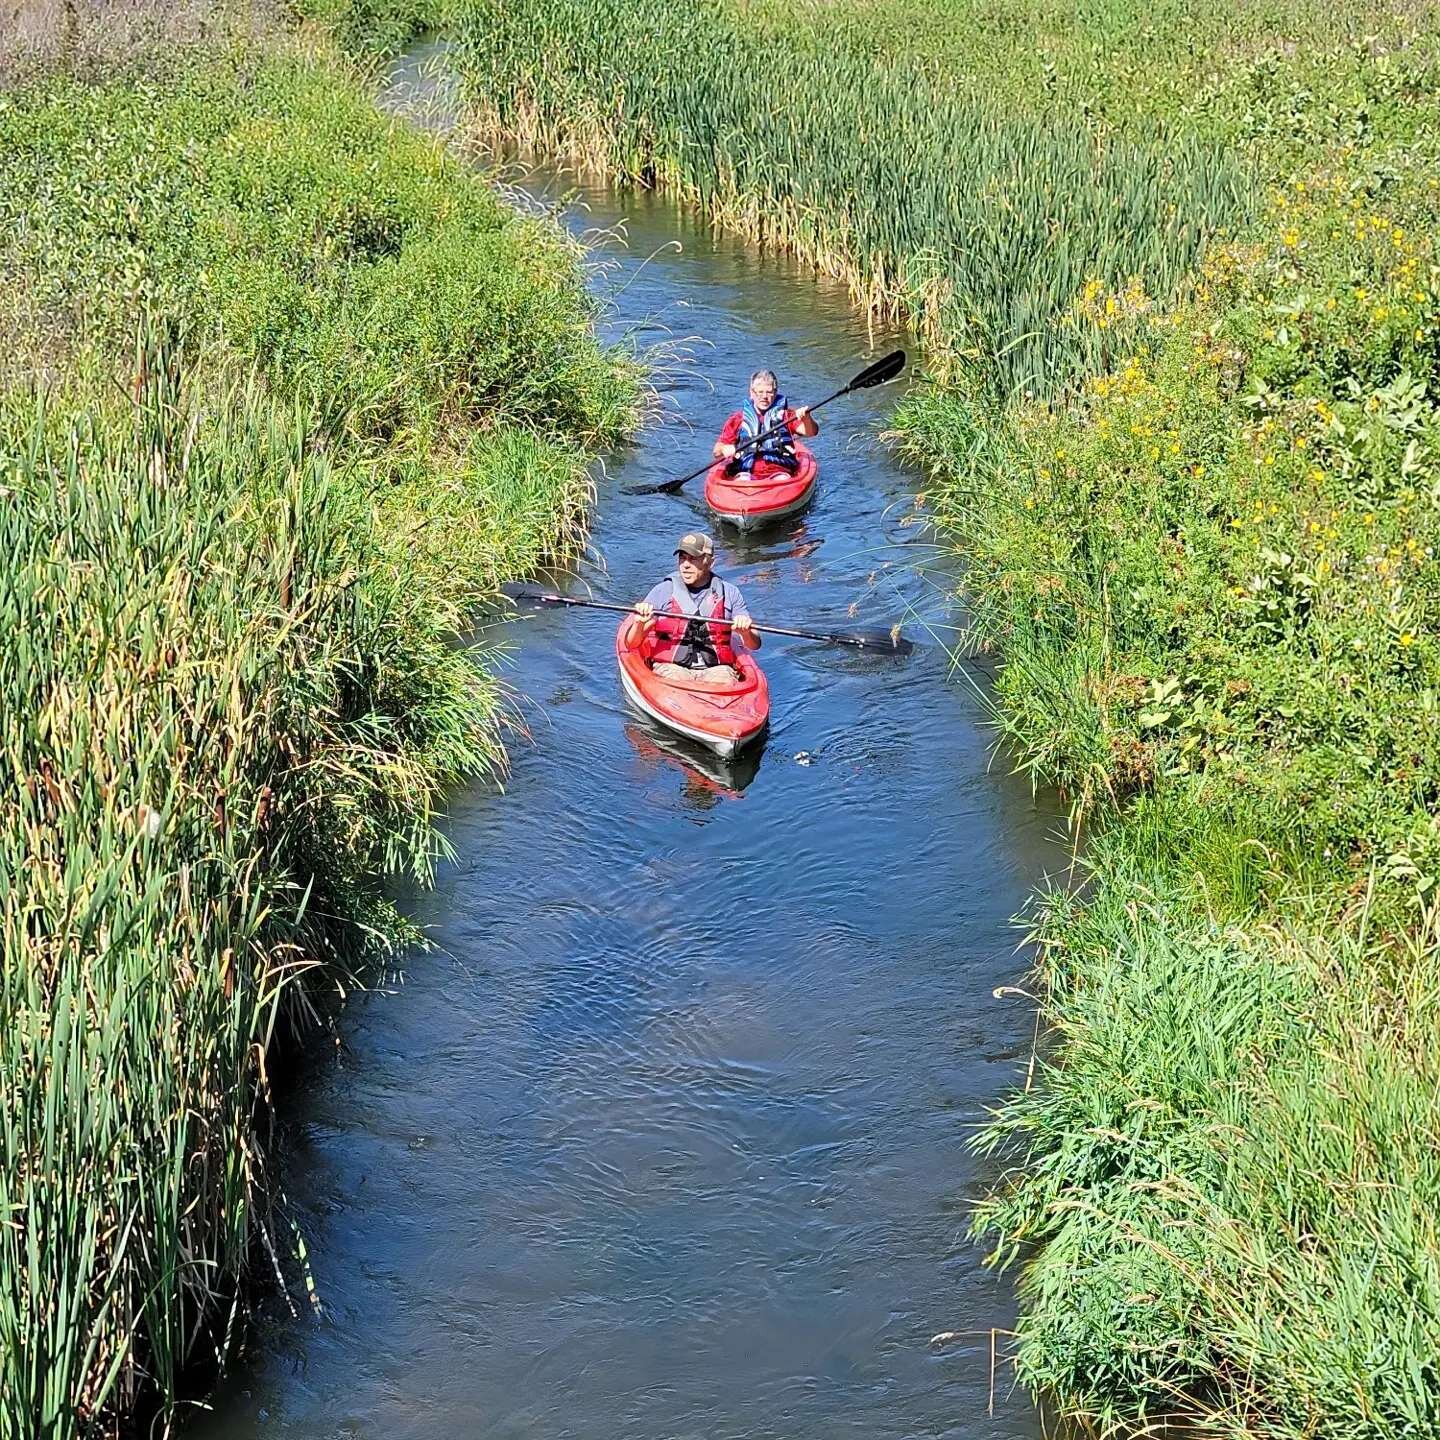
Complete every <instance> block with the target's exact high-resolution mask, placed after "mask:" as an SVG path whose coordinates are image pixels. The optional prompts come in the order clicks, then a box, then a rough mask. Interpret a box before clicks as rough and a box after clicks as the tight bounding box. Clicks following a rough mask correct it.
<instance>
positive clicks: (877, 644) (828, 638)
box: [512, 591, 899, 650]
mask: <svg viewBox="0 0 1440 1440" xmlns="http://www.w3.org/2000/svg"><path fill="white" fill-rule="evenodd" d="M512 598H514V599H523V600H539V601H541V602H543V603H544V604H546V605H578V606H581V607H582V608H584V609H586V610H611V611H613V612H614V613H615V614H617V615H636V614H638V613H639V612H638V611H637V610H636V609H635V607H634V606H633V605H612V604H611V603H610V602H609V601H607V600H577V599H576V598H575V597H574V596H573V595H554V594H547V593H543V592H540V591H532V592H527V593H526V594H524V595H518V596H514V597H512ZM671 618H674V617H671ZM681 618H683V619H687V620H689V619H696V618H699V619H701V620H704V622H705V624H707V625H734V624H735V622H734V621H733V620H710V619H707V618H706V617H704V616H699V617H696V616H683V617H681ZM750 624H751V626H752V627H753V628H754V629H756V630H758V631H759V632H760V633H761V634H762V635H790V636H793V637H794V638H795V639H796V640H823V641H825V642H826V643H827V644H830V645H855V646H857V647H859V648H860V649H863V650H883V649H885V648H886V643H885V642H884V641H881V640H878V639H875V640H867V639H866V638H865V637H864V636H863V635H835V634H831V633H829V632H826V631H821V630H792V629H790V628H789V627H788V626H785V625H761V624H758V623H757V622H756V621H754V620H752V621H751V622H750ZM889 648H890V649H892V650H895V649H898V648H899V647H898V646H897V644H896V643H895V640H894V638H893V637H892V638H891V639H890V642H889Z"/></svg>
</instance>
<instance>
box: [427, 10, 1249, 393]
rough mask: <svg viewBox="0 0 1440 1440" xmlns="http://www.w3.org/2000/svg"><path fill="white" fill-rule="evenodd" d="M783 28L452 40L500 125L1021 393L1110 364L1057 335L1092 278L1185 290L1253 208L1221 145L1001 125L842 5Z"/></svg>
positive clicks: (559, 25)
mask: <svg viewBox="0 0 1440 1440" xmlns="http://www.w3.org/2000/svg"><path fill="white" fill-rule="evenodd" d="M767 13H768V12H766V11H763V10H762V11H761V12H760V13H759V14H758V15H757V14H753V13H751V12H750V11H749V10H742V9H740V8H738V7H734V6H731V5H729V4H726V3H723V0H722V3H714V0H712V3H705V4H699V5H694V6H673V5H667V4H663V3H660V0H597V3H595V4H586V5H577V4H576V3H574V0H519V3H512V0H463V3H460V4H458V5H457V7H456V10H455V14H454V17H453V20H452V24H453V26H454V29H455V33H456V37H457V40H456V43H457V49H458V67H459V69H460V71H461V73H462V75H464V76H465V77H466V79H467V80H468V81H469V84H470V87H471V95H472V98H473V99H474V101H475V102H476V103H477V105H478V107H479V110H480V114H481V118H482V121H483V122H484V123H485V124H486V125H487V126H488V127H490V128H491V129H493V130H496V131H498V132H501V133H504V134H509V135H515V136H518V137H519V138H520V139H521V140H522V141H523V142H524V143H526V144H530V145H533V146H537V147H539V148H543V149H545V150H548V151H551V152H555V153H559V154H562V155H565V156H568V157H569V158H571V159H574V160H576V161H578V162H580V163H581V164H583V165H586V166H588V167H590V168H593V169H594V170H596V171H599V172H601V173H605V174H610V175H616V176H620V177H623V178H626V179H631V180H638V181H641V182H643V183H645V184H659V185H663V186H665V187H667V188H671V189H674V190H676V191H678V192H679V193H681V194H682V195H685V196H688V197H691V198H693V199H695V200H696V201H698V202H699V203H701V204H703V205H704V206H706V207H707V208H709V209H710V210H711V211H712V212H714V213H715V214H716V215H717V216H718V217H719V218H721V219H722V220H723V221H724V222H725V223H726V224H728V225H730V226H732V227H733V228H736V229H738V230H741V231H743V232H745V233H747V234H750V235H753V236H754V237H755V238H756V239H758V240H761V241H763V242H767V243H774V244H778V245H781V246H784V247H786V248H788V249H791V250H794V251H795V252H797V253H798V254H800V255H802V256H803V257H805V258H806V259H808V260H811V261H813V262H814V263H815V264H816V265H818V266H819V267H820V268H822V269H824V270H826V271H828V272H829V273H832V274H834V275H837V276H840V277H841V278H843V279H845V280H846V281H848V282H849V284H850V285H851V287H852V289H853V291H854V293H855V295H856V297H857V298H858V299H859V300H861V302H862V303H864V304H867V305H869V306H872V307H873V308H874V309H876V310H877V311H880V312H882V313H886V314H895V315H903V316H905V317H907V318H908V319H910V320H911V321H912V322H913V323H914V324H915V325H916V327H917V328H918V329H920V330H921V331H922V332H923V333H924V335H925V336H926V338H927V340H929V341H930V342H931V345H932V348H933V350H934V355H935V358H936V360H937V361H939V360H941V359H946V358H948V359H949V360H951V361H952V362H970V364H971V366H972V367H973V368H974V370H975V373H977V374H978V375H980V376H982V377H984V380H985V382H986V383H987V384H993V385H997V386H1000V387H1001V389H1002V391H1005V392H1008V390H1009V389H1011V388H1015V387H1021V388H1024V387H1036V386H1049V385H1051V384H1054V383H1057V382H1058V381H1062V380H1065V379H1068V378H1070V377H1071V376H1072V375H1074V374H1075V373H1077V371H1081V370H1084V369H1087V368H1094V367H1095V366H1096V365H1098V364H1100V363H1101V362H1102V361H1103V358H1104V357H1105V355H1106V354H1107V353H1108V352H1109V349H1110V346H1111V342H1112V339H1113V337H1112V336H1110V335H1105V334H1097V333H1096V332H1095V331H1094V330H1093V329H1090V328H1084V327H1074V326H1067V325H1063V324H1059V323H1057V322H1058V321H1060V320H1061V319H1062V318H1063V317H1064V316H1065V315H1066V314H1067V312H1068V310H1069V309H1070V307H1071V306H1072V305H1073V304H1074V302H1075V300H1076V298H1077V296H1078V295H1079V293H1080V292H1081V290H1082V288H1083V286H1084V285H1085V283H1086V282H1087V280H1089V279H1091V278H1093V277H1095V276H1097V275H1098V276H1099V277H1100V278H1101V279H1102V280H1103V281H1104V282H1105V283H1107V284H1109V285H1112V286H1122V285H1124V284H1126V283H1128V282H1129V281H1130V280H1131V278H1132V277H1135V276H1138V277H1139V278H1140V281H1141V283H1143V285H1144V286H1145V287H1146V288H1147V289H1148V290H1150V291H1152V292H1157V291H1158V292H1161V293H1165V292H1168V291H1169V290H1170V289H1171V288H1173V287H1174V286H1175V285H1176V284H1177V283H1178V282H1179V280H1180V279H1181V277H1182V276H1183V275H1184V273H1185V272H1186V270H1187V269H1188V267H1189V266H1190V265H1191V264H1193V263H1194V261H1195V258H1196V255H1197V253H1198V249H1199V244H1200V241H1201V239H1202V237H1203V236H1204V235H1205V234H1206V233H1207V232H1208V231H1209V230H1210V229H1211V228H1213V227H1214V226H1215V225H1217V224H1221V223H1224V222H1227V221H1230V220H1232V219H1234V218H1235V217H1236V216H1237V215H1239V214H1241V213H1243V210H1244V206H1245V203H1246V199H1247V194H1248V190H1247V186H1246V184H1245V182H1244V179H1243V177H1242V175H1241V173H1240V171H1239V170H1238V169H1236V168H1235V167H1233V166H1231V165H1230V164H1229V163H1228V161H1227V160H1226V158H1225V157H1224V155H1223V154H1221V153H1219V152H1218V151H1217V150H1216V149H1215V148H1214V147H1213V146H1212V145H1210V144H1208V143H1207V142H1205V141H1203V140H1198V139H1194V138H1192V137H1190V136H1188V135H1180V134H1166V135H1163V136H1160V137H1153V136H1146V137H1140V136H1131V135H1127V134H1121V133H1109V134H1107V135H1105V136H1104V137H1103V138H1102V137H1099V136H1097V135H1095V134H1093V133H1091V132H1090V131H1089V130H1087V129H1086V128H1085V127H1083V126H1077V125H1075V124H1074V123H1072V122H1071V121H1070V120H1069V119H1068V118H1066V119H1063V120H1061V121H1058V122H1057V121H1056V120H1055V119H1054V118H1052V117H1051V115H1050V114H1048V113H1047V111H1046V110H1044V109H1042V108H1037V109H1033V110H1023V109H1018V108H1017V109H1014V110H1003V109H998V108H997V107H996V106H995V105H994V104H993V103H992V101H991V100H990V99H989V98H988V97H985V96H983V95H979V94H967V93H965V92H964V91H959V92H957V91H956V89H955V87H954V86H952V85H951V84H950V77H949V75H948V74H946V73H938V74H934V75H928V74H925V73H923V72H922V73H920V74H917V66H916V64H915V63H914V58H913V56H911V55H910V54H908V53H904V52H900V53H897V54H896V55H895V56H894V57H893V58H892V57H891V55H890V54H889V53H888V52H887V51H886V50H885V49H884V47H883V46H881V47H880V48H879V49H875V50H871V49H869V48H867V47H866V45H865V44H864V43H863V41H862V39H861V37H860V36H859V35H858V33H856V34H852V29H853V27H849V26H846V25H843V24H841V25H836V24H835V23H833V22H834V17H835V16H836V14H837V10H836V7H819V8H816V9H812V10H810V11H808V12H805V11H802V12H801V15H800V16H799V17H798V18H793V17H789V16H788V15H787V14H785V13H782V12H781V11H779V10H776V11H775V12H774V14H773V16H771V17H770V18H769V19H767V18H766V17H767ZM839 13H843V12H839ZM897 28H898V27H897ZM837 31H838V34H837ZM887 33H888V32H887ZM630 34H643V35H645V36H646V43H645V44H644V45H640V46H634V47H631V46H628V45H625V46H620V45H617V43H616V37H617V36H622V35H630ZM847 37H848V38H847ZM882 38H883V37H882ZM742 137H743V139H742ZM959 157H963V160H960V158H959Z"/></svg>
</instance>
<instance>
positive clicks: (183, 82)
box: [0, 34, 636, 1440]
mask: <svg viewBox="0 0 1440 1440" xmlns="http://www.w3.org/2000/svg"><path fill="white" fill-rule="evenodd" d="M127 73H128V72H127ZM0 237H3V238H0V333H3V335H4V337H5V340H6V344H5V347H4V350H3V360H0V436H3V444H0V456H3V457H4V458H3V460H0V543H3V544H4V546H5V553H6V556H7V563H6V565H5V567H4V568H3V572H0V618H3V624H4V628H5V633H6V636H7V643H6V645H5V646H4V647H3V649H0V696H3V698H4V705H3V707H0V753H3V755H4V771H5V783H4V784H3V786H0V877H3V878H0V935H3V945H4V970H3V974H4V980H3V985H0V1005H3V1012H0V1091H3V1096H4V1103H3V1106H0V1205H3V1207H4V1210H5V1214H6V1222H7V1223H6V1224H5V1225H4V1226H3V1227H0V1436H3V1437H7V1440H8V1437H12V1436H13V1437H16V1440H19V1437H28V1436H33V1435H38V1434H45V1435H49V1436H60V1437H63V1436H67V1435H80V1434H88V1433H99V1432H102V1431H103V1432H106V1433H108V1432H109V1431H110V1430H112V1429H113V1428H114V1426H115V1424H116V1423H117V1421H118V1420H119V1419H120V1418H121V1417H123V1416H124V1415H125V1414H126V1413H127V1412H129V1411H131V1410H132V1408H133V1407H135V1406H136V1405H148V1404H150V1403H157V1404H158V1405H159V1406H160V1407H161V1409H162V1412H163V1413H164V1415H165V1416H166V1417H167V1418H168V1417H169V1415H170V1414H172V1413H173V1410H174V1406H175V1403H176V1388H177V1379H178V1376H179V1373H180V1370H181V1367H182V1366H183V1365H185V1364H186V1363H188V1362H190V1361H193V1360H194V1359H195V1358H197V1357H201V1358H203V1357H205V1356H212V1357H214V1356H222V1357H223V1355H224V1353H225V1351H226V1350H227V1349H228V1347H229V1346H230V1345H231V1343H232V1341H233V1333H234V1329H235V1326H234V1323H233V1321H234V1305H235V1297H236V1296H237V1294H238V1293H240V1292H239V1289H238V1286H239V1282H240V1279H241V1277H242V1275H243V1272H244V1270H245V1268H246V1265H247V1261H248V1260H249V1258H250V1256H251V1252H252V1250H254V1248H255V1247H256V1245H257V1244H260V1245H262V1246H263V1245H271V1246H281V1245H284V1243H285V1241H284V1236H283V1234H276V1233H272V1232H274V1231H275V1229H276V1227H275V1223H274V1221H273V1220H272V1219H270V1218H267V1205H266V1200H267V1196H268V1194H269V1193H270V1187H269V1186H268V1185H267V1183H266V1176H265V1169H264V1156H263V1150H262V1148H261V1144H260V1139H259V1135H260V1132H261V1130H263V1124H261V1125H257V1120H259V1119H260V1116H259V1114H258V1113H257V1112H259V1110H260V1109H261V1107H262V1106H263V1104H264V1102H265V1100H266V1097H267V1095H268V1082H267V1078H266V1060H267V1055H268V1054H269V1052H270V1048H271V1045H272V1042H273V1040H274V1039H275V1037H276V1035H277V1034H279V1033H282V1032H283V1031H285V1030H287V1029H289V1028H291V1027H293V1026H294V1025H295V1024H296V1023H297V1022H303V1021H305V1020H306V1019H307V1017H309V1016H310V1015H311V1014H313V1011H314V1008H315V1006H316V1005H318V1004H319V1003H321V1002H322V1000H323V997H324V996H325V995H326V994H327V993H328V994H334V993H336V992H337V991H338V990H340V989H342V988H343V986H345V985H347V984H348V983H349V974H350V969H351V967H352V966H353V965H354V964H355V963H356V962H357V961H359V960H360V959H361V958H362V957H363V956H364V955H365V953H366V952H367V951H369V950H371V949H373V948H374V947H376V946H382V945H386V944H392V943H396V942H399V941H401V940H405V939H409V938H412V937H411V936H410V932H409V929H408V927H407V926H406V925H405V923H404V921H403V920H402V919H401V917H400V916H399V915H397V914H396V913H395V911H394V910H393V908H392V907H391V906H390V905H389V904H388V902H386V900H385V899H384V897H383V893H382V890H381V889H380V886H381V883H382V881H383V878H384V877H385V876H386V875H393V874H396V873H400V872H408V873H410V874H413V875H417V876H420V877H422V878H423V877H425V876H426V875H428V873H429V872H430V869H431V867H432V865H433V863H434V861H435V859H436V857H437V855H438V854H439V853H440V852H441V850H442V847H443V842H442V840H441V838H440V836H439V834H438V832H437V829H436V821H437V816H438V810H439V807H440V805H441V803H442V799H443V795H444V792H445V790H446V788H447V787H448V786H449V785H451V784H453V783H454V782H455V781H457V780H459V779H461V778H463V777H466V776H473V775H475V774H476V773H478V772H482V771H485V770H489V769H493V768H494V767H496V766H497V765H499V764H500V763H501V762H502V755H501V752H500V749H499V745H498V742H497V738H496V731H495V718H496V707H497V701H498V696H497V691H496V687H495V685H494V683H493V682H492V681H491V680H490V679H489V678H488V677H487V676H486V675H485V673H484V672H483V671H482V670H481V669H480V668H478V666H477V665H476V663H475V658H474V656H473V655H472V654H471V653H470V652H468V651H467V650H466V649H465V648H464V647H463V646H462V645H459V644H457V643H456V642H457V637H458V636H461V635H463V634H464V632H465V630H466V629H467V628H468V620H469V616H470V614H471V613H472V611H473V608H474V605H475V604H476V602H477V601H479V600H480V599H482V598H483V597H484V596H485V595H486V594H487V593H493V587H494V585H495V583H496V582H497V581H498V580H499V579H501V578H503V577H505V576H509V575H513V574H516V573H519V572H521V571H523V570H526V569H528V568H530V567H532V566H534V565H535V564H536V563H538V562H540V561H542V560H543V559H545V558H547V557H551V556H554V555H557V554H563V553H564V552H565V551H566V550H567V549H568V548H569V547H570V546H571V545H573V544H574V543H575V542H576V540H577V538H578V534H579V531H580V526H581V523H582V521H583V507H584V504H585V502H586V499H587V495H588V489H587V479H586V474H585V460H586V447H587V446H588V445H590V444H592V443H594V442H597V441H598V440H600V439H602V438H609V437H613V436H615V435H616V434H618V433H619V432H620V431H621V430H622V429H623V428H624V427H625V426H626V425H627V424H628V423H630V420H631V417H632V412H633V408H634V403H635V397H636V388H635V378H634V372H633V369H632V367H630V366H629V365H628V364H626V363H624V362H622V361H620V360H618V359H616V358H615V357H607V356H604V355H602V354H601V353H600V352H599V351H598V350H597V349H596V347H595V345H594V342H593V339H592V338H591V336H590V321H591V319H592V311H591V306H590V302H589V301H588V300H587V299H586V297H585V294H584V292H583V289H582V287H581V283H580V271H579V267H578V264H577V257H576V256H575V254H574V253H572V251H571V248H570V247H569V245H568V242H566V241H564V240H563V239H562V238H561V237H560V235H559V233H558V232H557V231H555V230H552V229H551V228H549V227H546V226H544V225H541V224H539V223H537V222H535V221H532V220H523V219H521V218H519V217H518V216H516V215H515V214H513V213H512V212H510V211H509V210H508V209H506V208H505V207H504V206H503V205H501V204H500V203H499V202H498V200H497V199H496V198H495V197H494V195H493V194H491V192H490V191H489V190H488V189H487V188H486V187H485V186H484V185H483V184H481V183H480V182H479V181H477V180H476V179H474V178H472V177H471V176H469V175H468V174H467V173H466V172H465V171H464V170H463V168H462V167H461V166H460V165H459V163H458V162H456V161H453V160H451V159H449V158H447V157H446V156H445V155H444V154H442V153H441V152H440V151H439V150H438V149H437V148H436V147H435V146H434V145H433V144H432V143H431V142H430V141H429V140H427V139H424V138H422V137H420V136H418V135H416V134H413V133H411V132H409V131H407V130H405V129H404V128H403V127H399V126H397V125H395V124H394V123H393V122H391V121H388V120H387V119H385V118H384V117H383V116H381V115H380V114H378V113H377V111H376V110H375V108H374V106H373V104H372V102H371V100H370V98H369V96H368V93H367V91H366V89H365V88H364V85H363V84H362V82H361V79H360V77H359V75H358V73H357V72H355V71H353V70H352V69H351V68H350V67H349V66H348V65H347V64H345V63H343V62H342V61H340V60H339V59H338V58H336V56H335V55H334V53H333V52H332V50H331V49H330V47H329V45H328V42H326V41H325V40H324V39H323V37H319V38H317V37H316V36H315V35H313V34H310V35H308V36H307V39H306V40H305V42H304V48H302V47H301V46H300V45H299V44H298V43H297V42H294V41H292V40H290V39H287V38H286V37H285V36H283V35H282V36H273V37H272V38H271V42H270V45H269V47H268V48H267V50H266V51H265V52H263V53H262V52H259V51H257V50H256V49H254V48H252V47H251V46H249V45H238V46H237V47H235V48H228V49H224V50H220V51H217V50H214V49H207V50H204V51H189V52H184V53H181V54H178V55H176V56H172V57H171V59H170V60H168V61H167V62H165V63H164V64H163V65H162V64H160V63H159V62H155V61H152V62H150V64H149V65H148V67H147V68H146V69H145V70H144V72H143V73H141V74H138V75H137V74H134V73H130V74H129V78H126V79H124V80H118V79H111V80H109V81H104V82H101V83H97V84H84V83H81V82H80V81H78V80H77V79H74V78H71V77H68V76H66V75H64V74H51V75H47V76H44V77H39V78H34V77H32V78H31V79H30V80H29V81H28V82H26V83H25V84H24V85H23V86H21V87H20V88H18V89H11V90H9V91H6V92H0ZM137 335H138V336H139V337H140V343H139V347H138V349H137V346H136V336H137ZM37 377H38V378H37Z"/></svg>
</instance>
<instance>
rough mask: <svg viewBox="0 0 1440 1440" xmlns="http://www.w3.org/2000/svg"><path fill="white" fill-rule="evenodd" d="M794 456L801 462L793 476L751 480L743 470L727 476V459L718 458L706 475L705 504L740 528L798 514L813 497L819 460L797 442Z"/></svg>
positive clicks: (716, 514) (783, 475)
mask: <svg viewBox="0 0 1440 1440" xmlns="http://www.w3.org/2000/svg"><path fill="white" fill-rule="evenodd" d="M795 458H796V459H797V460H798V461H799V462H800V465H799V468H798V469H797V470H796V472H795V473H794V474H793V475H786V474H783V473H782V474H780V475H772V476H770V477H769V478H768V479H765V480H752V479H751V478H750V477H749V476H748V475H745V474H743V473H742V474H739V475H727V474H726V473H725V462H724V461H723V460H722V461H717V462H716V463H715V464H714V465H712V466H711V467H710V469H709V471H708V472H707V473H706V475H705V503H706V504H707V505H708V506H709V507H710V509H711V511H712V513H713V514H714V516H715V518H716V519H717V520H720V521H722V522H723V523H724V524H726V525H733V526H734V527H735V528H736V529H737V530H740V531H746V530H758V529H760V527H761V526H763V525H772V524H774V523H775V522H776V521H777V520H784V519H786V518H787V517H788V516H791V515H798V514H799V513H800V511H802V510H803V509H804V508H805V507H806V506H807V505H808V504H809V503H810V501H811V500H812V499H813V498H814V495H815V484H816V481H817V480H819V478H820V462H819V461H818V460H816V458H815V456H814V453H813V452H812V451H811V450H809V449H808V448H807V447H806V446H804V445H801V444H800V443H799V442H798V441H797V442H796V445H795Z"/></svg>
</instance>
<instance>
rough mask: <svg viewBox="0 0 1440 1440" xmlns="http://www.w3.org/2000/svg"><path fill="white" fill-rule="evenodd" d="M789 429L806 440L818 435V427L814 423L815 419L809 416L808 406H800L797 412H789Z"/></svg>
mask: <svg viewBox="0 0 1440 1440" xmlns="http://www.w3.org/2000/svg"><path fill="white" fill-rule="evenodd" d="M790 428H791V429H792V430H793V431H794V432H795V433H796V434H797V435H803V436H804V437H805V438H806V439H807V440H808V439H810V437H811V436H812V435H818V434H819V433H820V427H819V426H818V425H817V424H816V423H815V417H814V416H813V415H811V413H810V407H809V406H808V405H802V406H801V407H800V408H799V409H798V410H792V411H791V412H790Z"/></svg>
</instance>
